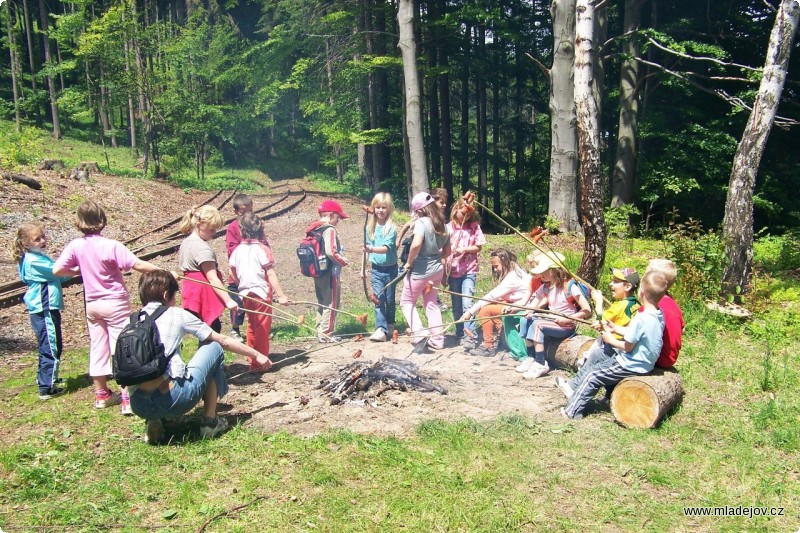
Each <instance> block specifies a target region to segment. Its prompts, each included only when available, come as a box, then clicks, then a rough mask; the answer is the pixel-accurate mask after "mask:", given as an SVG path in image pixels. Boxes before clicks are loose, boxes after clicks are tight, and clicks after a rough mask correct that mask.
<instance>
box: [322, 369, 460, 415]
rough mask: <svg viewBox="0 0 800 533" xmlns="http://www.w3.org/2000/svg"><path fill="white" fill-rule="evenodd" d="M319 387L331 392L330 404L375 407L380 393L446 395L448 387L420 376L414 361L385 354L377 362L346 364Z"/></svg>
mask: <svg viewBox="0 0 800 533" xmlns="http://www.w3.org/2000/svg"><path fill="white" fill-rule="evenodd" d="M318 388H320V389H322V390H323V391H325V392H327V393H329V394H330V395H331V405H337V404H340V403H342V402H344V401H346V400H350V401H361V400H364V401H367V402H369V404H370V405H372V406H373V407H374V406H376V405H377V404H376V401H375V399H376V398H377V397H378V396H380V395H381V394H383V393H384V392H386V391H387V390H392V389H394V390H399V391H404V392H405V391H407V390H409V389H411V390H418V391H422V392H438V393H439V394H447V390H446V389H445V388H443V387H440V386H439V385H436V384H435V383H433V382H431V381H430V380H429V379H427V378H425V377H424V376H421V375H420V374H419V371H418V369H417V365H415V364H414V363H412V362H411V361H404V360H402V359H389V358H386V357H384V358H382V359H380V360H379V361H376V362H374V363H371V362H369V361H357V362H355V363H352V364H350V365H347V366H346V367H344V368H342V369H340V370H339V372H338V373H337V374H336V375H334V376H332V377H330V378H327V379H323V380H322V381H320V384H319V387H318Z"/></svg>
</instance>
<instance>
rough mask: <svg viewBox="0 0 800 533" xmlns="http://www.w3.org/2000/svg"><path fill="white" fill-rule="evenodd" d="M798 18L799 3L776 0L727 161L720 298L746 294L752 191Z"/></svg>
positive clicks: (749, 264) (790, 0)
mask: <svg viewBox="0 0 800 533" xmlns="http://www.w3.org/2000/svg"><path fill="white" fill-rule="evenodd" d="M798 17H800V2H798V0H782V1H781V3H780V7H779V8H778V13H777V15H776V16H775V25H774V26H773V28H772V33H771V34H770V38H769V47H768V49H767V59H766V62H765V64H764V70H763V72H762V78H761V85H760V87H759V89H758V94H756V98H755V101H754V102H753V110H752V111H751V113H750V119H749V120H748V121H747V126H745V128H744V133H742V140H741V141H740V142H739V146H738V147H737V149H736V155H735V157H734V159H733V169H732V170H731V178H730V185H729V187H728V198H727V201H726V202H725V218H724V220H723V226H722V229H723V236H724V239H725V251H726V253H727V256H728V261H729V262H728V264H727V266H726V267H725V271H724V272H723V276H722V290H723V293H725V294H737V293H740V292H744V291H746V290H747V289H748V285H749V283H750V278H751V276H752V262H753V190H754V188H755V183H756V174H757V173H758V167H759V163H760V162H761V156H762V155H763V154H764V147H765V146H766V144H767V139H768V138H769V133H770V130H771V129H772V124H773V122H774V121H775V115H776V113H777V110H778V103H779V102H780V99H781V93H782V92H783V85H784V83H785V82H786V73H787V70H788V66H789V56H790V54H791V51H792V44H793V43H794V36H795V33H796V32H797V22H798Z"/></svg>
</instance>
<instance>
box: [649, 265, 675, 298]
mask: <svg viewBox="0 0 800 533" xmlns="http://www.w3.org/2000/svg"><path fill="white" fill-rule="evenodd" d="M646 270H647V271H646V272H645V274H647V272H650V271H652V272H660V273H662V274H664V277H665V278H667V290H669V289H670V287H672V284H673V283H675V278H677V277H678V269H677V268H676V267H675V263H673V262H672V261H670V260H669V259H651V260H650V262H649V263H647V269H646Z"/></svg>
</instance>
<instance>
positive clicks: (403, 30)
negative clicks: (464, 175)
mask: <svg viewBox="0 0 800 533" xmlns="http://www.w3.org/2000/svg"><path fill="white" fill-rule="evenodd" d="M397 22H398V25H399V27H400V40H399V42H398V47H399V48H400V53H401V55H402V56H403V83H404V84H405V96H406V102H405V123H406V136H407V138H408V150H409V158H410V164H411V192H412V193H413V194H416V193H418V192H421V191H426V190H428V171H427V167H426V164H425V144H424V140H423V137H422V112H421V109H420V94H419V77H418V74H417V57H416V43H415V41H414V2H412V1H411V0H400V1H399V4H398V9H397ZM410 200H411V198H409V201H410Z"/></svg>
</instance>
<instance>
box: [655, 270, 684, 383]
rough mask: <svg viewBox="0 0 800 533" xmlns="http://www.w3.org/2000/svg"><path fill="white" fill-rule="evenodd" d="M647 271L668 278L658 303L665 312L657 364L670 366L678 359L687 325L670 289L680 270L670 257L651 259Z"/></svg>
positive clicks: (661, 366)
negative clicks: (662, 343) (665, 290)
mask: <svg viewBox="0 0 800 533" xmlns="http://www.w3.org/2000/svg"><path fill="white" fill-rule="evenodd" d="M647 272H660V273H662V274H664V276H665V277H666V278H667V294H665V295H664V297H663V298H662V299H661V301H660V302H659V303H658V308H659V309H661V312H662V313H663V314H664V338H663V341H664V345H663V347H662V348H661V355H660V356H659V357H658V361H656V366H657V367H659V368H669V367H671V366H673V365H674V364H675V361H677V360H678V353H679V352H680V351H681V343H682V340H683V328H684V326H685V325H686V322H685V321H684V320H683V312H682V311H681V308H680V307H679V306H678V304H677V302H676V301H675V300H673V299H672V296H670V295H669V289H670V288H671V287H672V284H673V283H675V278H676V277H678V270H677V269H676V268H675V263H673V262H672V261H670V260H669V259H651V260H650V262H649V263H648V264H647V270H645V274H646V273H647Z"/></svg>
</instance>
